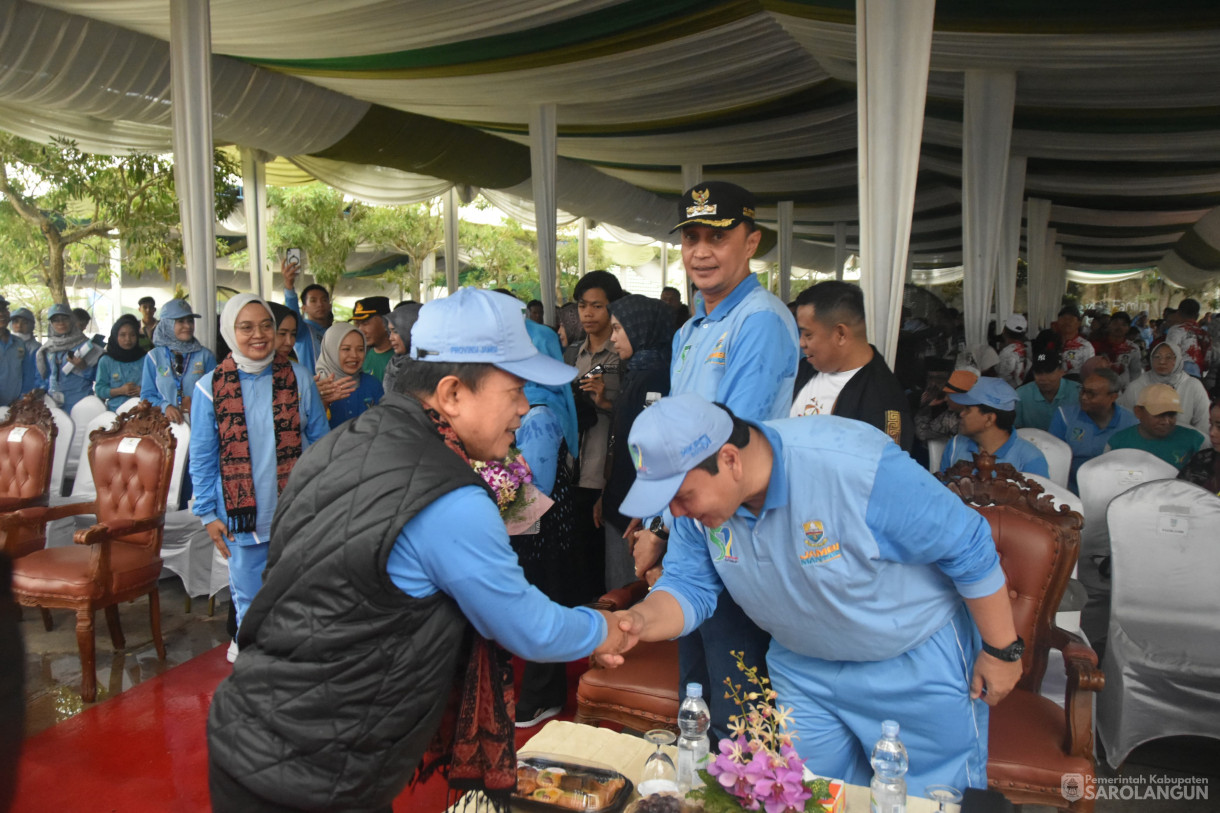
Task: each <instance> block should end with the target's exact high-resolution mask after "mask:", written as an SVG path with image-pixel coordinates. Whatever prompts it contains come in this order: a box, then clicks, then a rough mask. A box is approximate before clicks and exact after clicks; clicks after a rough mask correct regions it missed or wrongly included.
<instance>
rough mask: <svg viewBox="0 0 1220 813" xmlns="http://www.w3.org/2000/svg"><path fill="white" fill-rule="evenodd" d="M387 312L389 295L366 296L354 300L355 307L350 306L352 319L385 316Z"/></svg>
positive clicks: (357, 320) (359, 320) (362, 319)
mask: <svg viewBox="0 0 1220 813" xmlns="http://www.w3.org/2000/svg"><path fill="white" fill-rule="evenodd" d="M389 312H390V299H389V297H385V296H368V297H365V298H364V299H357V300H356V307H354V308H352V321H353V322H363V321H364V320H366V319H368V318H369V317H371V316H385V315H386V314H387V313H389Z"/></svg>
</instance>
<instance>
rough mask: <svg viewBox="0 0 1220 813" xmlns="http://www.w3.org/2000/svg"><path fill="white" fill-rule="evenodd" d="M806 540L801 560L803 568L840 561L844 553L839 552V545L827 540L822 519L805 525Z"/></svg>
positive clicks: (803, 541)
mask: <svg viewBox="0 0 1220 813" xmlns="http://www.w3.org/2000/svg"><path fill="white" fill-rule="evenodd" d="M804 530H805V538H804V539H803V540H801V541H802V543H803V545H804V549H803V550H802V551H801V555H800V560H801V566H802V567H806V566H808V565H824V564H826V563H827V562H831V561H834V560H835V559H838V558H839V557H840V556H842V555H843V553H842V552H841V551H840V550H839V543H838V542H832V541H830V540H829V539H827V538H826V530H825V529H824V528H823V527H822V521H821V520H820V519H814V520H810V521H809V522H806V523H805V525H804Z"/></svg>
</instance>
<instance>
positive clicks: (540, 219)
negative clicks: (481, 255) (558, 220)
mask: <svg viewBox="0 0 1220 813" xmlns="http://www.w3.org/2000/svg"><path fill="white" fill-rule="evenodd" d="M530 113H531V115H530V168H531V170H532V175H531V178H530V180H531V181H532V182H533V192H534V223H535V226H536V228H537V230H538V283H539V285H540V286H541V288H542V296H541V297H540V298H541V299H542V311H543V319H544V320H545V322H546V323H547V324H548V325H553V324H555V280H556V278H557V276H558V273H559V271H558V266H557V265H556V263H555V249H556V242H555V232H556V229H557V226H556V224H555V207H556V198H555V149H556V146H555V137H556V134H557V124H556V118H555V105H554V104H539V105H534V108H533V110H531V111H530Z"/></svg>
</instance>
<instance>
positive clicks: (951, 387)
mask: <svg viewBox="0 0 1220 813" xmlns="http://www.w3.org/2000/svg"><path fill="white" fill-rule="evenodd" d="M978 380H979V371H978V370H976V369H975V368H973V367H959V368H958V369H956V370H954V371H953V373H952V374H951V375H950V376H949V380H948V381H946V382H945V392H946V393H955V392H969V391H970V388H971V387H973V386H974V382H976V381H978Z"/></svg>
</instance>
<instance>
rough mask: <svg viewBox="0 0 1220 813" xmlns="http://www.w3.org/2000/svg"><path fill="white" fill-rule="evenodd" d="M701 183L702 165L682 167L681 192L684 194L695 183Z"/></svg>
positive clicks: (685, 165) (684, 165)
mask: <svg viewBox="0 0 1220 813" xmlns="http://www.w3.org/2000/svg"><path fill="white" fill-rule="evenodd" d="M702 182H703V165H702V164H683V165H682V191H683V192H685V191H686V190H687V189H690V188H691V187H692V186H694V185H695V184H697V183H702Z"/></svg>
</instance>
